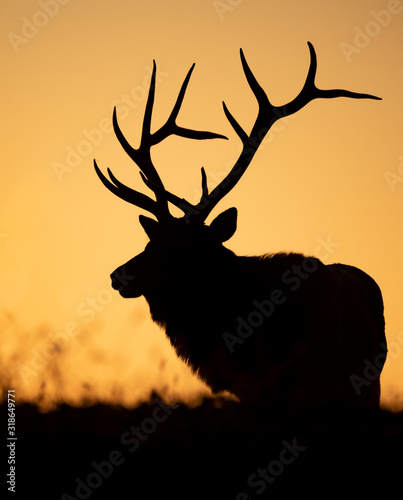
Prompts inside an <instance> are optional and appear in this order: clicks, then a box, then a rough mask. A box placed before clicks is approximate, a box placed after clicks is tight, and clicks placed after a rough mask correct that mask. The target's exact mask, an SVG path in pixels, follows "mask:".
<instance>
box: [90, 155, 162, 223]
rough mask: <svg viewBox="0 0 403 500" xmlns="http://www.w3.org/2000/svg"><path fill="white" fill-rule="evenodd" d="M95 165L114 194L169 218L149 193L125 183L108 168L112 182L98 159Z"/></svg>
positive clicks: (103, 182)
mask: <svg viewBox="0 0 403 500" xmlns="http://www.w3.org/2000/svg"><path fill="white" fill-rule="evenodd" d="M94 167H95V171H96V173H97V175H98V177H99V178H100V179H101V181H102V184H103V185H104V186H105V187H106V188H108V189H109V191H111V192H112V193H113V194H115V195H116V196H118V197H119V198H121V199H122V200H125V201H127V202H128V203H131V204H132V205H136V206H137V207H140V208H143V209H144V210H147V212H150V213H152V214H154V215H155V217H156V218H157V219H158V220H159V221H162V220H165V219H166V218H167V215H168V214H167V212H166V211H165V210H163V207H162V206H161V205H159V204H158V203H157V202H156V201H154V200H152V199H151V198H149V197H148V196H147V195H145V194H143V193H140V192H138V191H135V190H134V189H131V188H129V187H127V186H125V185H124V184H122V183H121V182H120V181H119V180H118V179H117V178H116V177H115V176H114V175H113V174H112V172H111V171H110V170H109V168H108V169H107V171H108V174H109V177H110V178H111V180H112V182H111V181H110V180H109V179H108V178H107V177H105V175H104V174H103V173H102V172H101V170H100V168H99V167H98V165H97V162H96V160H94Z"/></svg>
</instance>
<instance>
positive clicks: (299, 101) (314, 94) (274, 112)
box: [149, 42, 380, 222]
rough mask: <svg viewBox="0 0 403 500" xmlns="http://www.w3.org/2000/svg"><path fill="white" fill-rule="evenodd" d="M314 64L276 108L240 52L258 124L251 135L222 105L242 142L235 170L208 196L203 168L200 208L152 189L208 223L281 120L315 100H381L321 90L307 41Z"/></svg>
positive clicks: (312, 52)
mask: <svg viewBox="0 0 403 500" xmlns="http://www.w3.org/2000/svg"><path fill="white" fill-rule="evenodd" d="M308 47H309V52H310V57H311V62H310V67H309V70H308V75H307V77H306V81H305V84H304V86H303V88H302V90H301V92H300V93H299V94H298V96H297V97H296V98H295V99H294V100H292V101H291V102H289V103H288V104H284V105H282V106H274V105H273V104H271V103H270V101H269V99H268V97H267V95H266V93H265V92H264V90H263V89H262V87H261V86H260V85H259V83H258V82H257V80H256V78H255V77H254V75H253V73H252V71H251V70H250V68H249V66H248V63H247V62H246V59H245V56H244V54H243V51H242V49H241V51H240V53H241V61H242V67H243V70H244V73H245V76H246V79H247V81H248V83H249V86H250V88H251V89H252V92H253V93H254V95H255V97H256V99H257V102H258V105H259V111H258V115H257V118H256V121H255V123H254V125H253V127H252V130H251V132H250V134H249V135H248V134H247V133H246V132H245V131H244V129H243V128H242V127H241V125H240V124H239V123H238V122H237V120H236V119H235V118H234V116H233V115H232V114H231V113H230V111H229V110H228V108H227V106H226V104H225V103H224V102H223V107H224V113H225V115H226V117H227V118H228V121H229V122H230V124H231V125H232V127H233V129H234V130H235V132H236V133H237V135H238V136H239V138H240V139H241V141H242V144H243V148H242V152H241V154H240V156H239V158H238V160H237V161H236V163H235V165H234V166H233V167H232V169H231V171H230V172H229V173H228V175H227V176H226V177H225V178H224V179H223V180H222V181H221V182H220V183H219V184H218V186H217V187H216V188H215V189H214V190H213V191H212V192H211V193H208V189H207V181H206V174H205V172H204V169H202V191H203V194H202V197H201V200H200V202H199V203H198V204H197V205H192V204H191V203H189V202H187V201H186V200H183V199H179V198H177V197H176V196H175V195H172V194H171V193H168V192H167V191H166V190H164V189H163V188H162V189H161V186H154V187H151V186H149V187H151V188H152V189H154V190H155V192H156V193H158V194H159V195H161V196H165V197H166V199H167V200H168V201H170V202H171V203H173V204H175V205H176V206H178V207H179V208H181V209H182V210H183V211H184V212H185V218H188V217H190V216H191V215H194V219H195V222H196V221H198V222H203V221H204V220H206V218H207V216H208V215H209V213H210V212H211V211H212V210H213V208H214V207H215V206H216V205H217V203H218V202H219V201H220V200H221V199H222V198H224V196H225V195H226V194H227V193H229V191H231V189H232V188H233V187H234V186H235V185H236V184H237V182H238V181H239V179H240V178H241V177H242V175H243V174H244V172H245V170H246V169H247V168H248V166H249V164H250V162H251V160H252V158H253V156H254V154H255V153H256V151H257V149H258V148H259V146H260V144H261V142H262V141H263V139H264V137H265V135H266V134H267V132H268V131H269V129H270V127H271V126H272V125H273V124H274V123H275V122H276V121H277V120H279V119H280V118H283V117H285V116H289V115H292V114H293V113H296V112H297V111H299V110H300V109H302V108H303V107H304V106H305V105H306V104H308V103H309V102H310V101H312V100H313V99H333V98H335V97H350V98H353V99H377V100H380V98H379V97H376V96H373V95H370V94H360V93H357V92H350V91H348V90H341V89H331V90H321V89H318V88H317V87H316V85H315V75H316V68H317V61H316V54H315V49H314V48H313V45H312V44H311V43H310V42H308Z"/></svg>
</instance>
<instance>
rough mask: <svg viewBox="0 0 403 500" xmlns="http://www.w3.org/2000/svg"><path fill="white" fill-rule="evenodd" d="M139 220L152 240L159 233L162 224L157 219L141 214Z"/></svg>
mask: <svg viewBox="0 0 403 500" xmlns="http://www.w3.org/2000/svg"><path fill="white" fill-rule="evenodd" d="M139 221H140V224H141V225H142V227H143V229H144V231H145V232H146V234H147V236H148V237H149V238H150V240H152V239H153V238H155V237H156V236H157V235H158V234H159V232H160V226H159V224H158V222H157V221H156V220H154V219H150V217H145V216H144V215H140V216H139Z"/></svg>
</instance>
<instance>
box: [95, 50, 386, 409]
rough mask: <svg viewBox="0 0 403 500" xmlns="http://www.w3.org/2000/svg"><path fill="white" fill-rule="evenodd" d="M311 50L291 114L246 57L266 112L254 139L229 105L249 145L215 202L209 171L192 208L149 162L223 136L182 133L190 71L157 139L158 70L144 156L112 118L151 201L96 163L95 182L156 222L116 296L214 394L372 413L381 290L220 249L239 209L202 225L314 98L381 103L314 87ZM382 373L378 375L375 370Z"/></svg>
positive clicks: (121, 272) (281, 405)
mask: <svg viewBox="0 0 403 500" xmlns="http://www.w3.org/2000/svg"><path fill="white" fill-rule="evenodd" d="M308 46H309V50H310V56H311V62H310V67H309V71H308V75H307V78H306V82H305V84H304V86H303V88H302V90H301V92H300V93H299V95H298V96H297V97H296V98H295V99H294V100H293V101H291V102H290V103H288V104H286V105H283V106H274V105H272V104H271V103H270V101H269V99H268V97H267V95H266V94H265V92H264V91H263V89H262V88H261V86H260V85H259V84H258V82H257V80H256V79H255V77H254V75H253V74H252V72H251V70H250V68H249V66H248V64H247V62H246V60H245V58H244V55H243V53H242V51H241V61H242V65H243V69H244V72H245V76H246V78H247V81H248V83H249V86H250V88H251V89H252V91H253V93H254V95H255V96H256V99H257V101H258V104H259V111H258V116H257V119H256V121H255V123H254V125H253V127H252V130H251V132H250V134H247V133H246V132H245V131H244V130H243V128H242V127H241V125H240V124H239V123H238V122H237V121H236V119H235V118H234V117H233V115H232V114H231V113H230V112H229V110H228V108H227V107H226V105H225V104H224V103H223V106H224V112H225V114H226V116H227V118H228V120H229V122H230V124H231V125H232V127H233V128H234V130H235V132H236V133H237V135H238V136H239V138H240V139H241V141H242V144H243V148H242V152H241V154H240V156H239V158H238V160H237V162H236V163H235V165H234V166H233V168H232V170H231V171H230V172H229V173H228V175H227V177H226V178H225V179H223V181H222V182H221V183H220V184H219V185H218V186H217V187H216V188H215V189H214V190H213V191H211V192H209V190H208V186H207V178H206V174H205V171H204V169H203V168H202V196H201V200H200V202H199V203H198V204H196V205H192V204H190V203H189V202H187V201H186V200H184V199H182V198H179V197H177V196H176V195H174V194H173V193H171V192H169V191H167V190H166V189H165V188H164V185H163V183H162V181H161V179H160V177H159V175H158V173H157V170H156V169H155V167H154V165H153V162H152V160H151V154H150V150H151V147H152V146H153V145H155V144H158V143H159V142H161V141H162V140H164V139H165V138H166V137H168V136H170V135H177V136H180V137H186V138H191V139H214V138H225V137H224V136H222V135H220V134H215V133H212V132H206V131H196V130H192V129H187V128H183V127H180V126H179V125H177V124H176V119H177V116H178V113H179V109H180V106H181V104H182V101H183V98H184V95H185V91H186V88H187V85H188V83H189V79H190V76H191V73H192V71H193V68H194V65H193V66H192V68H191V69H190V71H189V72H188V74H187V76H186V78H185V81H184V83H183V85H182V87H181V90H180V92H179V95H178V98H177V101H176V103H175V105H174V108H173V110H172V112H171V114H170V116H169V118H168V120H167V121H166V123H165V124H164V125H163V126H162V127H161V128H160V129H159V130H157V131H156V132H154V133H151V115H152V109H153V103H154V92H155V75H156V66H155V63H154V68H153V74H152V79H151V84H150V91H149V95H148V100H147V104H146V110H145V116H144V123H143V130H142V137H141V142H140V146H139V147H138V148H137V149H135V148H133V147H132V146H131V145H130V144H129V143H128V142H127V140H126V139H125V137H124V135H123V133H122V131H121V129H120V127H119V125H118V122H117V116H116V110H115V111H114V114H113V125H114V130H115V133H116V135H117V138H118V139H119V141H120V143H121V145H122V146H123V148H124V150H125V151H126V152H127V154H128V155H129V156H130V157H131V158H132V159H133V161H134V162H135V163H136V164H137V165H138V166H139V168H140V170H141V172H140V174H141V177H142V180H143V181H144V183H145V184H146V185H147V187H148V188H149V189H150V190H151V191H152V192H153V193H154V195H155V200H154V199H152V198H151V197H149V196H147V195H144V194H142V193H140V192H138V191H135V190H133V189H131V188H129V187H127V186H125V185H124V184H122V183H121V182H120V181H119V180H118V179H117V178H116V177H115V176H114V175H113V174H112V172H111V171H110V170H109V169H108V174H109V178H110V180H109V179H108V178H107V177H105V176H104V174H103V173H102V172H101V170H100V169H99V167H98V166H97V164H96V162H94V165H95V169H96V172H97V174H98V176H99V177H100V179H101V181H102V182H103V183H104V185H105V186H106V187H107V188H108V189H109V190H110V191H112V192H113V193H114V194H115V195H117V196H119V197H120V198H122V199H124V200H125V201H128V202H130V203H132V204H134V205H136V206H138V207H140V208H142V209H144V210H146V211H148V212H150V213H151V214H153V215H154V216H155V219H152V218H149V217H145V216H143V215H141V216H140V224H141V225H142V227H143V228H144V230H145V232H146V234H147V235H148V237H149V239H150V241H149V243H148V244H147V246H146V248H145V250H144V251H143V252H142V253H140V254H139V255H137V256H136V257H134V258H133V259H131V260H130V261H128V262H127V263H126V264H124V265H122V266H121V267H119V268H118V269H116V270H115V271H114V272H113V273H112V275H111V277H112V286H113V288H115V289H116V290H119V292H120V294H121V295H122V296H123V297H139V296H141V295H143V296H144V297H145V298H146V300H147V302H148V304H149V307H150V312H151V316H152V318H153V320H154V321H155V322H157V323H158V324H160V325H161V326H163V327H164V329H165V331H166V334H167V336H168V338H169V340H170V342H171V344H172V345H173V347H174V348H175V350H176V353H177V355H178V356H179V357H180V358H181V359H182V360H184V361H185V362H187V363H188V364H189V365H190V366H191V368H192V369H193V371H194V372H195V373H196V374H197V375H198V376H199V377H200V378H201V379H203V380H204V381H206V382H207V384H208V385H209V386H210V387H211V388H212V390H213V391H222V390H228V391H230V392H232V393H233V394H234V395H236V396H237V397H238V398H239V399H240V400H241V402H246V403H257V404H260V403H261V404H264V405H266V406H269V407H272V408H276V409H283V410H291V411H294V410H301V409H311V408H316V407H320V406H323V405H326V404H328V403H332V404H333V403H335V404H340V405H342V406H348V407H360V408H371V407H376V406H378V404H379V396H380V384H379V375H380V372H381V370H382V366H383V363H384V361H385V358H386V341H385V334H384V318H383V301H382V296H381V292H380V290H379V287H378V286H377V284H376V283H375V281H374V280H373V279H372V278H371V277H369V276H368V275H367V274H365V273H364V272H363V271H360V270H359V269H357V268H354V267H351V266H347V265H342V264H332V265H324V264H323V263H322V262H320V261H319V260H318V259H316V258H314V257H305V256H304V255H302V254H295V253H291V254H286V253H278V254H271V255H263V256H260V257H246V256H237V255H235V254H234V253H233V252H232V251H231V250H229V249H227V248H226V247H225V246H224V245H223V243H224V242H226V241H227V240H229V239H230V238H231V236H232V235H233V234H234V232H235V230H236V225H237V211H236V209H235V208H230V209H229V210H226V211H225V212H223V213H221V214H220V215H218V217H216V218H215V219H214V220H213V222H212V223H211V224H210V225H206V224H205V220H206V218H207V217H208V215H209V214H210V213H211V211H212V210H213V208H214V207H215V205H216V204H217V203H218V202H219V201H220V200H221V199H222V198H223V197H224V196H225V195H226V194H227V193H228V192H229V191H230V190H231V189H232V188H233V187H234V186H235V184H236V183H237V182H238V181H239V179H240V178H241V176H242V175H243V173H244V172H245V170H246V169H247V167H248V166H249V164H250V162H251V160H252V157H253V155H254V153H255V152H256V150H257V149H258V147H259V144H260V143H261V142H262V140H263V139H264V136H265V134H266V133H267V132H268V130H269V128H270V127H271V126H272V125H273V123H274V122H275V121H276V120H277V119H280V118H282V117H284V116H287V115H290V114H292V113H295V112H296V111H298V110H300V109H301V108H302V107H304V106H305V105H306V104H307V103H308V102H310V101H311V100H313V99H316V98H335V97H350V98H356V99H361V98H368V99H378V98H377V97H374V96H372V95H368V94H358V93H355V92H350V91H346V90H338V89H336V90H320V89H318V88H317V87H316V85H315V81H314V80H315V74H316V54H315V51H314V48H313V46H312V45H311V44H310V43H309V42H308ZM168 203H171V204H173V205H175V206H176V207H178V208H180V209H181V210H182V211H183V212H184V215H183V217H180V218H176V217H173V216H172V215H171V214H170V212H169V209H168ZM374 366H376V369H377V372H375V374H374V370H373V369H372V371H370V370H369V367H374ZM369 373H370V374H371V375H369Z"/></svg>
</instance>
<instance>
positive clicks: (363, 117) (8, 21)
mask: <svg viewBox="0 0 403 500" xmlns="http://www.w3.org/2000/svg"><path fill="white" fill-rule="evenodd" d="M44 5H46V6H47V7H46V8H47V9H48V12H49V13H48V14H46V12H45V10H44V7H43V6H44ZM52 9H53V10H52ZM399 9H400V10H399ZM0 22H1V27H2V33H3V38H2V40H3V41H2V44H1V46H0V51H1V57H2V62H3V64H2V94H1V98H2V115H3V120H2V125H1V126H2V131H1V132H2V134H1V136H2V139H3V144H2V180H1V183H0V189H1V196H0V206H1V213H2V218H1V221H0V254H1V259H0V276H1V285H0V299H1V304H2V306H1V316H0V326H1V331H0V338H1V350H0V360H1V366H2V371H3V372H2V373H1V375H2V379H3V385H4V386H5V388H6V389H7V388H17V390H18V392H19V394H20V396H21V398H25V399H31V400H38V399H39V398H42V399H41V400H42V401H46V402H52V401H55V400H57V399H62V400H67V401H70V402H74V403H79V402H80V401H82V400H83V399H89V400H91V399H95V398H100V399H102V400H106V401H122V402H123V403H124V404H132V403H133V402H135V401H136V400H138V399H139V398H146V397H147V394H148V393H149V391H150V390H152V389H153V388H155V389H157V390H160V391H164V393H165V394H167V395H170V396H172V397H178V396H180V397H182V398H183V399H185V400H191V399H192V398H193V397H194V395H195V394H200V393H206V392H208V389H207V388H205V387H204V385H203V384H202V383H201V382H199V381H197V380H196V379H195V378H194V377H193V376H192V375H191V374H190V371H189V370H188V369H187V368H186V367H185V366H183V365H182V364H181V363H180V362H179V361H178V360H177V359H176V358H175V355H174V353H173V351H172V349H171V348H170V346H169V344H168V342H167V341H166V340H165V338H164V334H163V332H162V331H160V330H159V329H158V328H157V327H156V326H155V325H154V324H153V323H152V322H151V319H150V317H149V313H148V307H147V305H146V303H145V301H144V300H143V299H138V300H124V299H122V298H121V297H119V296H118V295H117V294H116V292H114V291H112V290H111V288H110V284H109V274H110V272H111V271H113V270H114V269H115V268H116V267H117V266H118V265H120V264H122V263H123V262H125V261H126V260H128V259H129V258H130V257H132V256H133V255H135V254H136V253H138V252H140V251H141V250H142V249H143V247H144V245H145V243H146V236H145V234H144V233H143V230H142V229H141V227H140V226H139V224H138V223H137V217H138V215H139V213H140V210H138V209H136V208H135V207H131V206H129V205H127V204H125V203H124V202H122V201H120V200H118V199H117V198H114V197H113V196H112V195H111V194H110V193H109V192H107V191H106V190H105V188H104V187H103V186H102V185H101V183H100V182H99V180H98V178H97V177H96V175H95V173H94V170H93V167H92V159H93V158H94V157H95V158H96V159H97V160H98V161H99V164H100V166H101V167H102V168H104V169H105V168H106V166H110V167H113V171H114V173H115V174H116V175H117V176H118V177H119V178H120V179H121V180H122V181H123V182H126V183H128V184H130V185H132V186H133V187H135V188H138V189H143V186H142V183H141V181H140V178H139V176H138V173H137V168H133V166H132V164H131V162H130V160H129V159H128V158H127V157H126V156H125V154H124V152H123V151H122V150H121V147H120V145H119V144H118V141H117V140H116V138H115V137H114V135H113V133H112V132H111V130H112V129H111V115H112V109H113V106H114V105H116V106H118V111H119V115H120V117H121V120H120V123H121V126H122V129H123V130H124V131H125V133H126V135H127V137H128V138H129V140H130V138H132V142H133V144H134V145H135V144H137V141H138V138H139V131H140V126H141V120H142V115H143V109H144V104H145V97H146V91H147V88H148V87H147V86H148V82H149V75H150V70H151V66H152V60H153V59H155V60H156V62H157V67H158V85H157V95H156V103H155V112H154V117H153V120H154V121H153V124H154V126H158V125H160V124H162V123H163V121H164V120H165V119H166V117H167V116H168V113H169V111H170V109H171V107H172V104H173V102H174V99H175V98H176V95H177V92H178V89H179V87H180V85H181V83H182V80H183V78H184V76H185V74H186V72H187V70H188V69H189V67H190V65H191V64H192V63H193V62H196V68H195V71H194V74H193V76H192V79H191V82H190V86H189V89H188V92H187V95H186V98H185V101H184V104H183V109H182V110H181V112H180V123H181V124H183V125H184V126H188V127H190V128H196V129H208V130H212V131H214V132H217V133H223V134H226V135H228V137H229V139H230V140H229V141H221V140H215V141H201V142H196V141H186V140H184V139H177V138H171V139H169V140H167V141H166V143H164V144H161V145H160V146H158V147H156V148H155V151H154V152H153V154H154V158H155V163H156V164H157V166H158V169H159V171H160V173H161V176H162V178H163V179H164V181H165V184H166V186H167V188H168V189H170V190H172V191H175V192H176V193H177V194H179V195H180V196H184V197H186V198H188V199H189V200H190V201H195V198H196V197H198V196H200V191H199V190H200V167H201V166H204V167H205V169H206V171H207V174H208V179H209V185H210V187H212V186H214V185H215V184H216V183H217V182H218V180H219V179H220V175H223V172H225V171H226V170H227V169H228V168H229V165H231V162H233V160H234V159H235V158H236V156H237V153H238V152H239V140H238V138H237V137H236V136H235V134H234V133H233V131H232V129H231V127H230V125H229V124H228V122H227V120H226V118H225V116H224V113H223V111H222V107H221V101H222V100H225V102H226V104H227V105H228V107H229V109H230V110H231V112H232V113H233V114H234V116H236V117H237V119H238V120H239V122H240V123H241V124H242V125H243V126H244V128H245V129H248V127H250V126H251V124H252V122H253V120H254V118H255V114H256V104H255V101H254V97H253V95H252V93H251V91H250V89H249V88H248V86H247V83H246V81H245V77H244V75H243V72H242V68H241V64H240V60H239V48H240V47H242V48H243V49H244V52H245V55H246V58H247V60H248V62H249V64H250V66H251V68H252V70H253V72H254V74H255V76H256V78H257V79H258V81H259V82H260V84H261V85H262V87H263V88H264V89H265V90H266V92H267V93H268V95H269V97H270V99H271V100H272V102H273V103H274V104H282V103H284V102H286V101H289V100H291V99H292V98H293V97H294V96H295V95H296V94H297V93H298V92H299V90H300V88H301V85H302V83H303V81H304V79H305V76H306V71H307V68H308V64H309V52H308V48H307V45H306V42H307V41H308V40H310V41H311V42H312V43H313V44H314V46H315V48H316V52H317V56H318V73H317V84H318V86H320V87H323V88H332V87H333V88H338V87H339V88H347V89H349V90H353V91H358V92H368V93H372V94H375V95H379V96H381V97H382V98H383V100H382V101H379V102H378V101H369V100H363V101H356V100H347V99H337V100H334V101H316V102H313V103H310V104H309V105H308V106H307V107H306V108H305V109H303V110H302V111H301V112H299V113H298V114H297V115H295V116H291V117H290V118H289V119H286V120H283V121H279V122H277V124H276V126H275V127H274V128H273V130H272V131H271V132H270V134H269V136H268V137H267V139H266V141H265V142H264V144H263V146H262V147H261V150H260V151H259V152H258V154H257V155H256V157H255V159H254V161H253V163H252V165H251V166H250V168H249V170H248V172H247V174H246V175H245V177H244V178H243V179H242V182H241V183H240V184H239V185H238V186H237V187H236V188H235V189H234V190H233V192H231V193H230V195H228V197H227V198H226V199H225V200H224V201H223V202H222V203H221V204H220V207H219V209H220V210H224V209H225V208H228V207H230V206H234V205H235V206H237V208H238V209H239V214H240V215H239V227H238V231H237V233H236V235H235V236H234V238H233V239H232V240H231V241H230V242H228V247H229V248H231V249H232V250H234V251H235V252H237V253H239V254H259V253H266V252H275V251H280V250H286V251H291V250H294V251H301V252H304V253H307V254H315V255H317V256H318V257H320V258H322V259H323V261H324V262H325V263H331V262H344V263H347V264H352V265H356V266H358V267H360V268H362V269H363V270H365V271H366V272H368V273H369V274H370V275H371V276H373V277H374V278H375V280H376V281H377V282H378V283H379V285H380V287H381V289H382V291H383V295H384V301H385V308H386V309H385V313H386V322H387V338H388V341H389V342H390V343H393V345H394V347H395V350H394V354H393V355H392V356H390V362H389V366H388V367H387V369H385V371H384V375H383V378H382V382H383V386H382V387H383V401H384V402H385V403H391V402H392V401H393V402H396V401H397V400H398V399H399V397H401V396H399V395H401V394H403V382H402V380H403V356H402V355H401V353H400V350H399V349H400V348H402V352H403V345H401V342H400V340H399V339H401V337H399V332H402V331H403V317H402V315H401V295H402V292H401V289H402V283H403V262H402V255H403V238H402V217H403V215H402V214H403V182H402V181H403V149H402V145H401V121H402V116H403V97H402V92H401V88H402V80H403V74H402V69H401V67H402V65H401V47H402V46H403V44H402V42H403V29H402V27H403V6H400V3H399V2H397V1H389V2H387V1H386V0H384V1H369V2H368V1H365V2H364V1H359V2H354V3H352V2H347V1H346V0H343V1H339V2H333V3H332V4H329V2H320V1H319V0H316V1H309V2H300V3H298V2H292V1H288V0H287V1H281V2H277V1H270V2H267V1H265V0H254V1H252V0H243V1H242V0H241V1H238V2H229V1H226V0H224V1H223V2H218V1H214V0H213V1H204V2H189V1H188V0H186V1H184V0H182V1H176V2H163V1H157V0H155V1H150V2H130V1H124V0H121V1H119V2H116V1H115V0H114V1H112V0H107V1H103V2H102V3H99V2H96V1H95V0H88V1H86V2H75V1H71V2H66V1H65V2H64V4H63V5H61V4H58V3H57V2H56V0H45V1H44V2H42V3H39V2H37V1H36V0H34V1H32V0H30V1H28V0H27V1H24V2H18V4H16V5H14V3H13V4H10V5H9V6H8V7H7V12H6V13H4V15H3V16H2V19H1V21H0ZM34 22H35V23H36V24H34ZM24 40H25V41H24ZM128 96H130V97H128ZM128 99H129V100H128ZM91 141H92V142H91ZM385 175H386V176H385ZM217 213H219V210H215V212H214V214H213V215H216V214H217ZM326 242H327V243H326ZM329 242H331V243H332V245H330V246H329V244H328V243H329ZM61 332H62V333H61ZM63 334H64V337H63ZM57 335H59V337H57ZM55 338H59V340H60V339H61V338H64V339H65V344H64V347H63V348H62V349H60V351H59V352H55V351H54V350H52V345H53V341H54V339H55ZM52 339H53V340H52ZM60 342H61V340H60ZM60 342H59V343H60ZM44 352H46V353H47V354H46V355H45V354H44ZM46 356H47V357H46ZM41 360H42V361H41ZM35 367H36V368H35ZM29 370H31V371H29Z"/></svg>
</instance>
